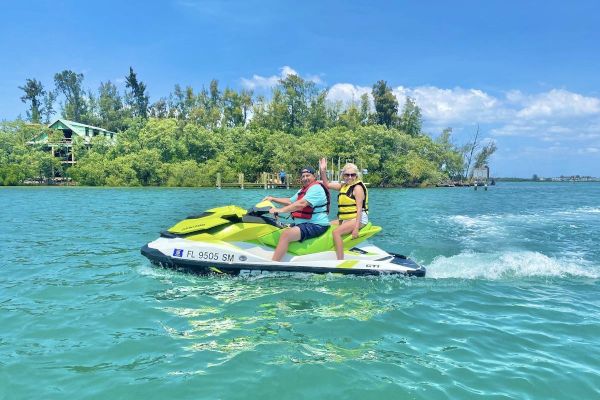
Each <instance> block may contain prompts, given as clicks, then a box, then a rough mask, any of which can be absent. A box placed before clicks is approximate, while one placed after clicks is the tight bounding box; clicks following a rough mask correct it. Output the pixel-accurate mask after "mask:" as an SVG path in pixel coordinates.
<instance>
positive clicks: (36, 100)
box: [19, 79, 46, 124]
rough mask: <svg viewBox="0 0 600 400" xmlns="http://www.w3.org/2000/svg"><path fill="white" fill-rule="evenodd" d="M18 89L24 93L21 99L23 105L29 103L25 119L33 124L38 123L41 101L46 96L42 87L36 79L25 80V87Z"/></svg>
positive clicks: (40, 114)
mask: <svg viewBox="0 0 600 400" xmlns="http://www.w3.org/2000/svg"><path fill="white" fill-rule="evenodd" d="M19 89H21V90H22V91H24V92H25V94H24V95H23V96H22V97H21V101H22V102H23V103H27V102H29V103H30V104H29V110H27V119H28V120H29V121H31V122H33V123H36V124H38V123H40V122H41V116H42V113H43V100H44V96H45V95H46V91H45V90H44V85H42V82H40V81H38V80H37V79H27V80H26V81H25V86H19Z"/></svg>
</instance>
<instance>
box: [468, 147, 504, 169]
mask: <svg viewBox="0 0 600 400" xmlns="http://www.w3.org/2000/svg"><path fill="white" fill-rule="evenodd" d="M497 149H498V148H497V147H496V143H495V142H489V143H487V144H485V145H484V146H483V147H482V148H481V150H480V151H479V153H477V155H476V156H475V164H474V165H473V167H474V168H481V167H483V166H485V165H486V164H487V163H488V161H489V159H490V157H491V156H492V154H494V153H495V152H496V150H497Z"/></svg>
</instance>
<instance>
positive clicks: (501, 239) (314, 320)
mask: <svg viewBox="0 0 600 400" xmlns="http://www.w3.org/2000/svg"><path fill="white" fill-rule="evenodd" d="M283 193H284V192H282V191H279V192H277V191H274V192H273V193H272V194H278V195H282V194H283ZM264 195H265V191H263V190H222V191H218V190H213V189H145V188H144V189H142V188H140V189H102V188H3V189H0V210H1V211H0V243H1V244H2V250H3V251H2V259H1V261H0V266H1V268H0V333H1V334H0V399H31V398H43V399H65V398H77V399H106V398H114V399H130V398H139V399H165V398H173V399H205V398H206V399H209V398H210V399H247V398H260V399H298V398H306V399H315V398H331V397H333V396H335V397H336V398H339V399H345V398H361V399H396V398H410V399H447V398H456V399H469V398H481V399H514V398H518V399H595V398H600V339H599V337H600V185H599V184H566V183H565V184H509V183H502V184H500V185H498V186H496V187H491V188H490V190H489V191H487V192H484V191H481V190H480V191H477V192H475V191H473V190H472V189H467V188H444V189H442V188H440V189H430V190H429V189H428V190H407V189H390V190H376V189H373V190H372V191H371V193H370V199H371V205H370V208H371V210H372V211H371V213H370V215H371V219H372V220H373V221H374V222H377V223H378V224H380V225H381V226H383V232H382V234H381V235H379V236H378V237H376V238H375V239H374V240H373V242H374V243H375V244H377V245H379V246H381V247H383V248H385V249H388V250H392V251H398V252H401V253H404V254H407V255H410V256H411V257H413V258H414V259H416V260H417V261H419V262H420V263H422V264H424V265H425V266H426V267H427V270H428V276H427V277H426V278H421V279H419V278H413V279H406V278H398V277H383V278H374V277H347V276H336V275H324V276H318V275H296V276H292V277H290V276H270V277H253V278H220V277H199V276H193V275H187V274H183V273H178V272H173V271H169V270H164V269H160V268H155V267H152V266H151V265H150V263H149V262H148V261H147V260H146V259H145V258H143V257H142V256H141V255H140V254H139V248H140V246H142V245H143V244H145V243H146V242H148V241H150V240H152V239H154V238H155V237H156V236H157V233H158V232H159V231H160V230H163V229H165V228H167V227H168V226H170V225H172V224H173V223H174V222H176V221H177V220H179V219H181V218H183V217H185V216H186V215H188V214H191V213H197V212H200V211H203V210H204V209H207V208H210V207H213V206H217V205H223V204H231V203H237V204H240V205H243V206H249V205H251V204H252V203H253V202H255V201H256V200H258V199H260V198H262V197H263V196H264Z"/></svg>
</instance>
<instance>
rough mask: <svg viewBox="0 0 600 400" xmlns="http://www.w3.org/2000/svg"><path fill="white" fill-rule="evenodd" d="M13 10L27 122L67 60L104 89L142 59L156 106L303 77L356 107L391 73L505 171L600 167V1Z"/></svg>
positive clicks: (25, 5)
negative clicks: (33, 94) (38, 92)
mask: <svg viewBox="0 0 600 400" xmlns="http://www.w3.org/2000/svg"><path fill="white" fill-rule="evenodd" d="M80 3H82V4H80ZM86 3H89V4H86ZM2 14H3V18H2V19H3V23H2V24H1V25H0V50H1V54H2V55H3V57H2V58H3V60H2V61H1V62H0V119H7V120H12V119H14V118H16V117H17V116H18V115H19V114H21V115H25V109H26V105H25V104H24V103H22V102H21V101H20V97H21V95H22V92H21V91H20V90H19V89H18V86H20V85H23V84H24V83H25V80H26V79H27V78H36V79H38V80H41V81H42V82H43V83H44V85H45V86H46V87H48V88H49V87H53V76H54V74H55V73H57V72H60V71H62V70H64V69H71V70H74V71H76V72H81V73H83V74H84V75H85V81H84V86H85V87H86V88H90V89H92V90H94V91H96V90H97V88H98V86H99V84H100V82H105V81H108V80H110V81H112V82H114V83H116V84H117V85H119V86H120V87H123V81H124V76H125V75H126V74H127V72H128V69H129V66H132V67H133V68H134V70H135V71H136V72H137V73H138V77H139V78H140V79H141V80H142V81H144V82H145V83H146V84H147V86H148V90H149V93H150V96H151V101H155V100H157V99H158V98H160V97H165V96H167V95H168V94H169V92H170V91H172V89H173V86H174V85H175V84H176V83H179V84H181V85H184V86H185V85H191V86H192V87H194V88H195V89H200V88H201V87H202V86H203V85H205V86H208V83H209V82H210V80H211V79H213V78H215V79H218V80H219V82H220V85H221V86H222V87H224V86H229V87H232V88H236V89H241V88H244V87H246V88H252V89H254V91H255V93H267V94H268V93H269V92H270V88H271V86H272V85H273V84H274V83H275V82H276V80H277V78H279V77H281V76H282V75H285V74H287V73H297V74H299V75H300V76H302V77H304V78H305V79H311V80H313V81H315V82H316V83H317V84H318V85H319V86H320V87H323V88H325V87H328V88H330V95H329V96H330V99H331V100H332V101H333V100H342V101H344V102H348V101H352V99H357V98H358V97H360V95H361V94H362V93H364V92H368V91H370V87H371V86H372V84H373V83H374V82H376V81H377V80H380V79H384V80H386V81H387V82H388V84H389V85H390V86H391V87H392V88H393V89H394V92H395V93H396V95H397V96H398V98H399V99H400V100H401V102H403V99H404V96H406V95H410V96H412V97H414V98H415V99H416V101H417V104H419V106H420V107H421V109H422V111H423V116H424V127H425V130H426V131H427V132H429V133H430V134H431V135H432V136H436V135H438V134H439V133H440V132H441V130H442V129H443V128H444V127H447V126H449V127H452V128H453V131H454V139H455V142H456V143H457V144H462V143H464V142H465V141H467V140H468V139H469V138H470V137H471V136H472V135H473V134H474V132H475V129H476V126H477V124H479V125H480V129H481V135H482V136H483V137H484V138H485V139H486V140H494V141H496V143H497V145H498V151H497V153H496V154H495V155H494V157H493V159H492V162H491V168H492V173H493V174H494V175H496V176H522V177H530V176H531V175H532V174H534V173H535V174H538V175H542V176H555V175H561V174H565V175H570V174H582V175H594V176H600V73H599V72H600V45H599V43H600V2H597V1H571V2H566V1H553V0H552V1H524V0H521V1H509V0H505V1H495V0H493V1H460V0H459V1H453V2H448V1H420V2H417V1H369V2H352V1H329V2H326V1H303V2H291V1H270V0H265V1H195V0H172V1H155V2H148V1H113V0H106V1H102V2H93V3H92V2H80V1H71V0H66V1H27V0H24V1H21V2H16V1H15V2H9V3H8V4H6V3H5V4H3V6H2Z"/></svg>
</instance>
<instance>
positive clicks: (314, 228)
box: [296, 222, 329, 242]
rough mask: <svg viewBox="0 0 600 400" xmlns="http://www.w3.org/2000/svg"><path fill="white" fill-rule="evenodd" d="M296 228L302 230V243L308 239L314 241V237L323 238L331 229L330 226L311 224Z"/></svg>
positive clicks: (303, 224)
mask: <svg viewBox="0 0 600 400" xmlns="http://www.w3.org/2000/svg"><path fill="white" fill-rule="evenodd" d="M296 226H297V227H298V228H300V241H301V242H302V241H304V240H306V239H312V238H314V237H317V236H321V235H322V234H324V233H325V232H326V231H327V229H329V225H318V224H311V223H310V222H303V223H301V224H298V225H296Z"/></svg>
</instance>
